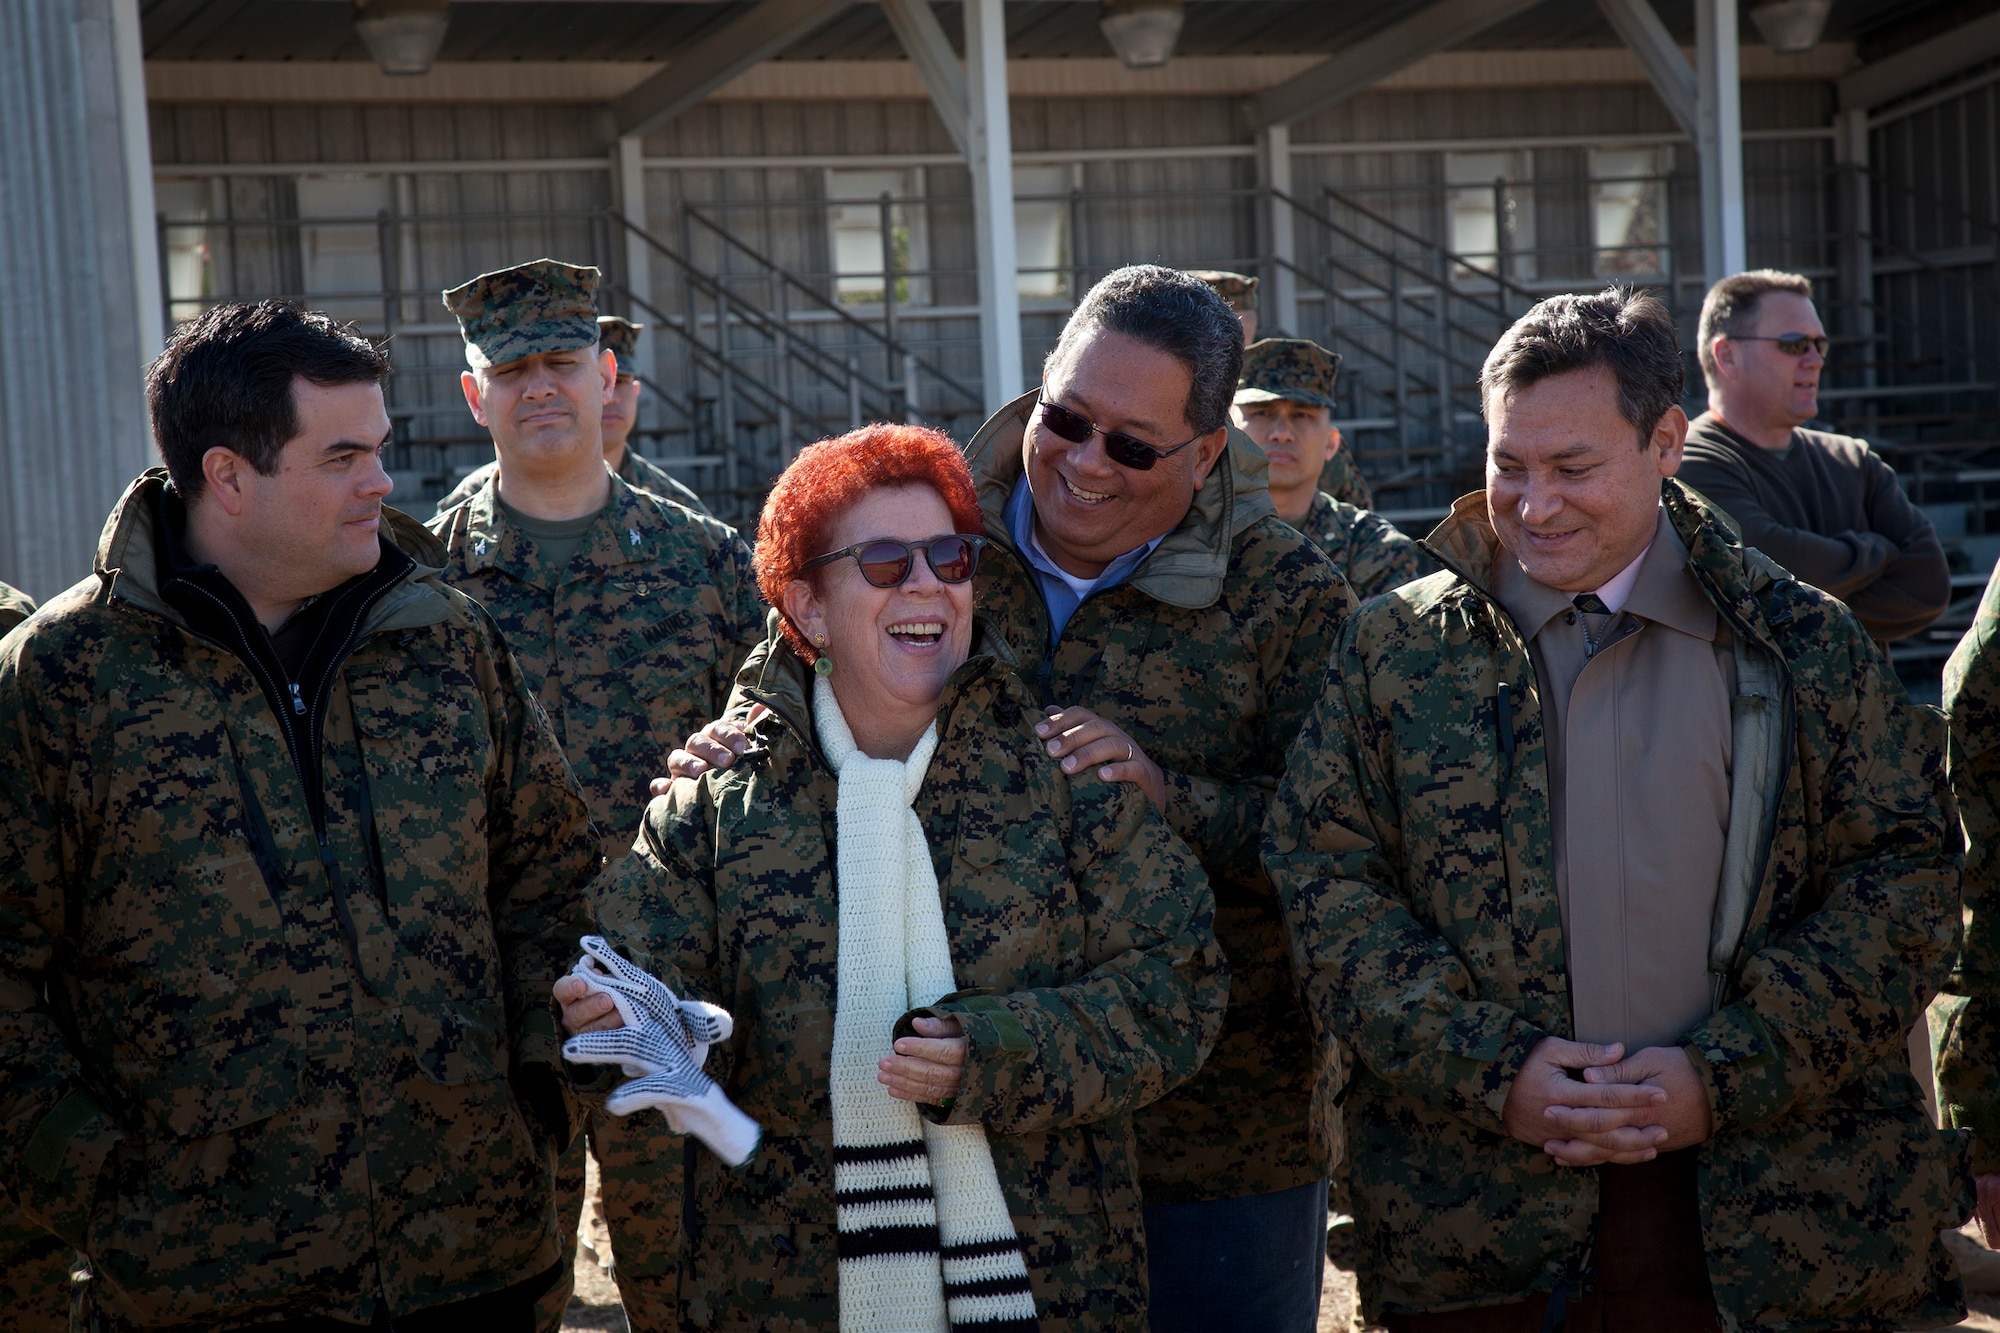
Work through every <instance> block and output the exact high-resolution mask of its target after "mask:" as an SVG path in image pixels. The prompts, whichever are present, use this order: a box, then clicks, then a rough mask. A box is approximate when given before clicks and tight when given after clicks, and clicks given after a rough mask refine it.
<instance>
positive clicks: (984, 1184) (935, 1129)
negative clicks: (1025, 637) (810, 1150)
mask: <svg viewBox="0 0 2000 1333" xmlns="http://www.w3.org/2000/svg"><path fill="white" fill-rule="evenodd" d="M813 712H814V723H815V726H814V730H815V731H817V732H818V734H819V743H820V748H821V749H822V750H823V751H824V752H825V753H826V757H827V760H828V761H829V762H830V763H831V764H832V766H833V771H834V773H835V774H836V775H837V776H838V777H839V779H840V792H839V798H838V801H837V803H836V805H835V814H836V817H837V819H838V822H839V833H838V845H837V850H836V855H835V858H834V874H835V879H836V891H837V893H838V895H839V899H840V953H839V961H838V963H837V981H836V992H835V1001H834V1015H833V1089H832V1091H833V1186H834V1202H835V1205H836V1210H837V1216H838V1220H839V1258H840V1328H841V1333H945V1330H946V1329H947V1328H949V1329H951V1330H954V1331H955V1330H960V1329H965V1330H973V1329H977V1330H981V1331H982V1333H993V1331H995V1330H1004V1331H1005V1333H1032V1331H1033V1330H1034V1329H1035V1328H1036V1323H1035V1302H1034V1297H1033V1296H1032V1295H1031V1294H1030V1293H1029V1288H1028V1267H1027V1264H1026V1262H1025V1261H1024V1260H1023V1259H1022V1257H1021V1242H1020V1240H1019V1238H1018V1237H1016V1236H1015V1234H1014V1223H1013V1219H1012V1218H1010V1217H1009V1216H1008V1215H1007V1201H1006V1199H1005V1198H1004V1197H1002V1195H1001V1193H1000V1179H999V1177H998V1176H997V1175H995V1174H994V1171H993V1153H992V1151H991V1150H990V1149H989V1148H988V1147H987V1144H986V1130H985V1128H984V1127H983V1126H980V1125H934V1124H931V1123H929V1122H928V1121H926V1120H925V1119H924V1118H923V1117H922V1116H920V1115H918V1114H917V1108H916V1107H915V1106H914V1105H912V1104H911V1103H909V1102H905V1101H898V1100H897V1099H895V1098H894V1097H891V1096H890V1095H889V1091H888V1089H887V1088H885V1087H883V1086H882V1085H881V1084H880V1083H878V1082H876V1080H875V1070H876V1063H877V1061H879V1060H880V1059H881V1058H882V1057H883V1056H884V1055H886V1054H888V1053H889V1052H890V1049H891V1045H890V1043H891V1041H892V1039H893V1033H894V1029H895V1025H896V1020H897V1019H898V1018H900V1017H901V1016H902V1015H903V1014H905V1013H907V1012H909V1011H910V1010H911V1009H914V1008H917V1007H919V1006H922V1005H927V1004H931V1003H934V1002H935V1001H936V1000H937V999H939V998H940V997H941V996H944V995H947V994H949V993H950V992H952V991H954V990H956V989H957V988H958V987H957V983H956V981H955V980H954V978H953V976H952V970H951V945H950V943H949V941H948V940H947V939H946V938H945V929H944V903H943V901H942V898H941V896H940V894H939V892H938V882H937V872H936V871H935V870H934V869H933V868H932V865H931V854H930V845H929V843H928V842H927V841H926V839H925V838H924V830H923V826H922V824H920V823H919V822H918V821H917V812H916V811H915V810H914V809H912V808H911V803H912V802H914V801H915V800H916V797H917V791H918V789H919V788H921V787H922V786H923V781H924V773H925V770H927V769H928V768H929V767H930V762H931V755H932V753H933V752H935V751H936V749H937V726H936V724H935V723H933V724H932V725H931V726H930V728H929V729H928V730H926V731H925V732H924V736H923V739H922V740H920V741H918V742H917V748H916V750H915V751H914V752H912V753H911V755H910V758H909V761H908V762H907V763H898V762H896V761H895V760H893V759H871V758H869V757H868V756H867V755H865V754H862V753H861V751H860V750H858V749H857V748H855V744H854V733H853V732H851V731H850V730H848V726H847V719H846V718H844V717H842V716H841V713H840V705H839V704H838V703H836V702H835V701H834V697H833V688H832V686H831V685H829V684H828V683H827V681H826V679H825V678H824V677H819V678H816V679H815V680H814V682H813Z"/></svg>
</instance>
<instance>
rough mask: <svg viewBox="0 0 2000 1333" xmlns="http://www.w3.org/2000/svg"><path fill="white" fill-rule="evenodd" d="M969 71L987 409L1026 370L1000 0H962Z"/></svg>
mask: <svg viewBox="0 0 2000 1333" xmlns="http://www.w3.org/2000/svg"><path fill="white" fill-rule="evenodd" d="M964 12H965V74H966V85H967V92H968V93H969V94H970V97H969V102H970V105H969V107H968V108H967V109H968V110H969V111H970V112H971V114H970V115H969V116H968V117H967V118H966V119H967V122H968V124H967V130H968V134H967V136H966V137H967V138H968V139H969V140H970V141H971V145H970V146H971V149H972V151H971V153H970V154H968V156H967V160H966V165H968V166H969V167H971V168H972V220H973V243H974V245H975V246H976V247H977V249H978V252H979V350H980V356H979V369H980V386H981V391H982V392H983V393H984V395H985V398H986V411H987V412H988V413H989V414H991V413H994V412H997V411H999V410H1000V409H1001V408H1002V407H1004V406H1006V405H1007V403H1008V402H1010V401H1011V400H1013V399H1014V398H1015V397H1016V396H1018V395H1019V394H1020V393H1022V392H1023V391H1024V390H1026V389H1027V387H1028V385H1027V383H1026V380H1025V377H1024V376H1023V374H1022V370H1021V296H1020V292H1019V291H1018V290H1017V289H1016V288H1015V285H1014V284H1015V265H1016V257H1015V253H1014V134H1013V128H1012V126H1011V125H1010V124H1009V122H1008V119H1007V26H1006V16H1005V14H1004V12H1003V5H1002V0H965V9H964Z"/></svg>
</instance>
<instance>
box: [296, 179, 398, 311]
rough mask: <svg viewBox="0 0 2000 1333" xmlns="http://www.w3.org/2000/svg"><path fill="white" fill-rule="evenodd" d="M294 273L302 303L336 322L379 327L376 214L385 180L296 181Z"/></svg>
mask: <svg viewBox="0 0 2000 1333" xmlns="http://www.w3.org/2000/svg"><path fill="white" fill-rule="evenodd" d="M298 190H299V195H298V198H299V272H300V274H301V277H302V281H303V284H304V287H305V298H306V304H307V305H308V306H310V307H311V308H313V309H315V310H324V311H325V312H326V313H327V314H329V315H331V316H333V317H334V318H335V319H337V320H342V321H347V320H352V321H354V322H356V323H358V324H361V325H363V326H364V327H368V328H378V327H380V326H381V324H382V319H383V309H382V295H381V293H382V289H383V288H384V287H385V286H386V285H387V284H386V282H385V281H384V277H383V273H382V225H381V215H382V213H383V212H384V211H385V210H386V209H387V208H388V207H389V178H388V177H387V176H301V177H300V178H299V185H298Z"/></svg>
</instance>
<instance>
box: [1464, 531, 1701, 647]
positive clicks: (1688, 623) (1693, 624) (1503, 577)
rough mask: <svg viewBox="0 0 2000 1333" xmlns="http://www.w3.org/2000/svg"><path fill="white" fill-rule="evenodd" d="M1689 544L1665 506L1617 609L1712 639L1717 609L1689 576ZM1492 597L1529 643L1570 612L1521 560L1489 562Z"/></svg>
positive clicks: (1565, 598) (1566, 601) (1565, 600)
mask: <svg viewBox="0 0 2000 1333" xmlns="http://www.w3.org/2000/svg"><path fill="white" fill-rule="evenodd" d="M1687 559H1688V550H1687V545H1686V543H1684V542H1683V541H1682V540H1681V536H1680V534H1679V533H1678V532H1676V531H1675V530H1674V525H1673V523H1672V522H1671V521H1670V520H1669V519H1668V518H1667V511H1666V509H1665V507H1664V506H1663V507H1662V508H1661V509H1660V510H1659V511H1658V516H1657V517H1656V518H1655V520H1654V524H1653V540H1652V544H1651V545H1650V546H1649V547H1647V549H1646V553H1645V555H1644V557H1643V563H1641V564H1640V566H1639V569H1638V577H1637V581H1636V582H1634V583H1633V585H1632V593H1631V596H1630V597H1629V598H1627V599H1626V602H1625V604H1624V606H1623V607H1622V608H1621V610H1622V611H1623V612H1624V613H1625V614H1628V615H1632V616H1636V617H1638V618H1639V619H1641V620H1650V621H1652V622H1653V623H1655V624H1658V625H1664V626H1666V627H1667V628H1668V629H1672V630H1677V631H1679V632H1680V633H1682V634H1686V635H1689V636H1691V637H1693V638H1697V639H1702V640H1709V639H1713V638H1714V637H1715V615H1716V612H1715V607H1714V606H1713V605H1711V604H1710V603H1709V601H1708V598H1707V597H1706V596H1704V595H1703V593H1702V590H1701V589H1700V588H1699V587H1698V586H1697V585H1696V584H1694V583H1693V582H1691V581H1690V579H1689V578H1688V577H1683V571H1684V570H1685V568H1686V566H1687ZM1492 592H1493V595H1494V598H1495V599H1496V600H1497V601H1498V602H1499V603H1500V604H1501V605H1502V606H1504V607H1506V608H1507V612H1508V614H1509V615H1511V616H1513V617H1514V623H1515V624H1516V625H1518V626H1519V627H1520V630H1521V634H1522V637H1524V638H1528V639H1532V638H1534V637H1535V636H1536V635H1537V634H1539V633H1541V631H1542V630H1543V628H1545V627H1546V626H1547V625H1548V623H1549V621H1550V620H1552V619H1554V618H1555V617H1556V616H1558V615H1563V614H1566V613H1568V612H1569V611H1571V610H1572V609H1573V603H1572V601H1571V598H1570V595H1569V594H1568V593H1565V592H1561V591H1559V590H1557V589H1555V588H1551V587H1548V586H1547V585H1545V584H1541V583H1537V582H1535V581H1534V580H1533V579H1531V578H1529V577H1528V574H1527V571H1526V570H1523V569H1522V568H1521V565H1520V562H1519V561H1516V560H1512V559H1508V558H1505V557H1496V558H1495V560H1494V561H1493V589H1492Z"/></svg>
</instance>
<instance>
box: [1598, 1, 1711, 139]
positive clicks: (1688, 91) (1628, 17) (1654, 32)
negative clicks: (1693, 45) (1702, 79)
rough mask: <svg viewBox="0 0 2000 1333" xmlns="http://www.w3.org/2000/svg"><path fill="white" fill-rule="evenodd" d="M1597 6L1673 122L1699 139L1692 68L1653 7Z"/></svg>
mask: <svg viewBox="0 0 2000 1333" xmlns="http://www.w3.org/2000/svg"><path fill="white" fill-rule="evenodd" d="M1597 7H1598V8H1599V9H1600V10H1602V11H1604V17H1605V19H1606V20H1608V21H1609V22H1610V24H1611V26H1612V27H1613V28H1614V29H1616V30H1617V33H1618V39H1619V40H1620V41H1622V42H1624V43H1625V46H1626V49H1627V50H1629V51H1631V53H1632V55H1633V56H1634V57H1635V58H1636V59H1637V60H1638V62H1639V67H1640V68H1641V69H1643V70H1645V71H1646V78H1647V80H1648V81H1649V82H1651V83H1652V85H1653V91H1654V92H1656V93H1658V94H1659V95H1660V100H1661V101H1662V102H1665V103H1666V104H1667V110H1668V111H1671V112H1672V113H1673V117H1674V121H1675V123H1677V124H1678V125H1679V126H1680V127H1681V129H1682V130H1683V131H1685V132H1686V134H1687V136H1688V137H1689V138H1690V139H1699V138H1700V137H1701V129H1700V125H1701V113H1700V111H1699V109H1698V104H1699V100H1700V95H1699V93H1697V91H1696V89H1695V77H1694V70H1693V68H1692V67H1690V66H1689V65H1688V62H1687V57H1686V56H1684V55H1682V54H1681V49H1680V47H1679V46H1677V45H1675V44H1674V39H1673V35H1672V34H1671V33H1669V32H1668V31H1667V25H1666V24H1664V23H1662V22H1660V16H1659V15H1658V14H1656V13H1654V12H1653V6H1652V5H1651V4H1650V3H1648V0H1597Z"/></svg>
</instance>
